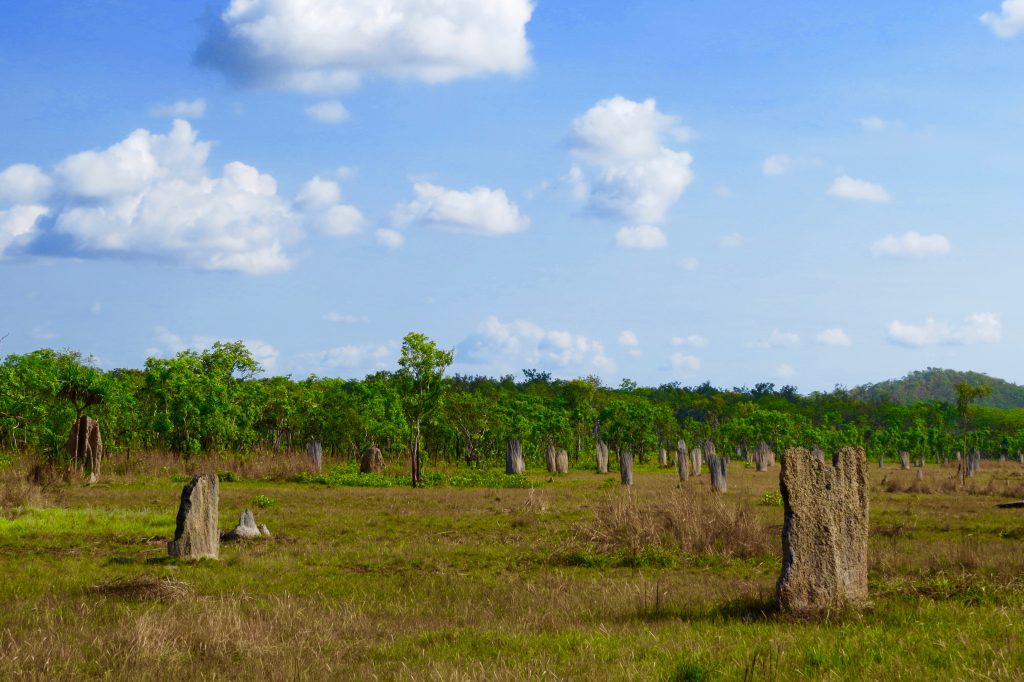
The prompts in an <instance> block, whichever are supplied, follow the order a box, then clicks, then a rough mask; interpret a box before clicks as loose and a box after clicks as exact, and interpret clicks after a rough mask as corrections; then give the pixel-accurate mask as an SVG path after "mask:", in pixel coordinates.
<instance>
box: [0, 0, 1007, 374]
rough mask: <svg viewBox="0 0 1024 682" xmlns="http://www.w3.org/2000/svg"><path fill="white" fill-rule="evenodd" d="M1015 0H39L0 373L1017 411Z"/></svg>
mask: <svg viewBox="0 0 1024 682" xmlns="http://www.w3.org/2000/svg"><path fill="white" fill-rule="evenodd" d="M1022 57H1024V0H1008V1H1006V2H1002V3H1000V2H999V0H970V1H965V2H957V3H934V2H919V1H917V0H909V1H906V2H901V3H888V2H874V1H870V2H860V3H841V4H836V3H832V4H825V3H806V2H777V3H756V2H732V3H722V2H710V1H709V2H704V1H693V2H686V3H680V2H667V1H661V0H659V1H653V0H652V1H647V2H635V3H612V2H602V1H596V2H588V3H573V2H550V1H539V2H535V3H532V4H531V3H530V2H529V1H528V0H490V1H489V2H479V1H478V0H449V1H448V2H444V3H437V2H432V1H430V2H428V1H427V0H391V1H390V2H377V1H372V0H230V1H229V0H217V1H213V0H206V1H203V2H191V1H185V0H182V1H179V2H174V3H136V2H127V1H125V0H94V1H93V2H89V3H83V2H80V1H78V0H75V1H62V0H35V1H34V2H12V3H7V4H6V5H5V7H4V9H3V20H2V22H0V94H2V101H3V102H4V105H3V107H0V130H3V131H4V134H3V135H0V288H2V290H3V292H4V295H3V297H2V298H0V335H3V334H8V336H7V338H6V339H5V340H4V341H3V342H2V345H0V352H3V353H12V352H26V351H29V350H32V349H35V348H39V347H55V348H73V349H77V350H81V351H83V352H85V353H87V354H92V355H94V356H95V357H96V359H97V362H98V363H99V364H100V365H101V366H103V367H108V368H112V367H120V366H140V365H141V363H142V362H143V361H144V359H145V358H146V357H147V355H169V354H173V353H174V352H177V351H179V350H181V349H183V348H187V347H203V346H205V345H207V344H209V343H212V342H213V341H214V340H218V339H221V340H234V339H243V340H245V341H246V342H247V343H248V344H249V346H250V348H251V349H252V350H253V352H254V354H255V355H256V356H257V357H258V358H259V359H261V361H262V362H263V364H264V365H265V367H266V368H267V370H268V371H269V372H270V373H274V374H292V375H293V376H298V377H302V376H306V375H307V374H309V373H311V372H315V373H317V374H321V375H334V376H346V377H347V376H362V375H364V374H366V373H368V372H372V371H376V370H377V369H380V368H387V369H392V368H394V366H395V359H396V357H397V352H398V347H399V345H400V342H401V338H402V336H403V335H404V334H405V333H406V332H408V331H411V330H415V331H421V332H423V333H426V334H427V335H429V336H430V337H432V338H434V339H436V340H437V341H438V342H439V343H441V344H442V345H444V346H446V347H452V348H455V349H456V367H455V369H456V371H459V372H463V373H473V374H476V373H479V374H491V375H499V374H505V373H518V372H519V371H520V370H521V369H523V368H533V367H536V368H540V369H543V370H547V371H550V372H552V374H554V375H556V376H560V377H573V376H581V375H587V374H597V375H599V376H601V377H602V379H603V380H604V381H605V382H606V383H608V384H613V385H614V384H618V382H619V381H620V380H621V379H622V378H623V377H629V378H632V379H634V380H636V381H639V382H640V383H644V384H653V385H656V384H660V383H665V382H670V381H679V382H682V383H684V384H694V383H700V382H703V381H704V380H710V381H711V382H713V383H715V384H718V385H724V386H733V385H753V384H754V383H756V382H759V381H774V382H776V383H778V384H783V383H790V384H794V385H796V386H798V387H799V388H800V389H801V390H803V391H810V390H819V389H828V388H831V387H832V386H833V385H835V384H844V385H855V384H860V383H864V382H868V381H878V380H882V379H886V378H890V377H894V376H900V375H902V374H904V373H906V372H908V371H911V370H914V369H921V368H924V367H928V366H939V367H953V368H957V369H973V370H978V371H984V372H988V373H990V374H993V375H997V376H1001V377H1004V378H1007V379H1010V380H1014V381H1018V382H1024V366H1022V365H1021V363H1020V361H1019V360H1018V352H1017V349H1018V348H1019V347H1020V346H1021V342H1022V340H1024V323H1022V319H1021V308H1022V306H1021V304H1020V297H1019V294H1018V292H1019V290H1020V286H1019V284H1018V279H1019V277H1020V276H1019V271H1020V260H1021V257H1022V255H1024V234H1022V232H1021V229H1020V226H1019V222H1020V219H1021V216H1022V215H1024V190H1022V177H1024V176H1022V172H1021V170H1020V158H1021V155H1022V152H1024V87H1022V85H1024V59H1022Z"/></svg>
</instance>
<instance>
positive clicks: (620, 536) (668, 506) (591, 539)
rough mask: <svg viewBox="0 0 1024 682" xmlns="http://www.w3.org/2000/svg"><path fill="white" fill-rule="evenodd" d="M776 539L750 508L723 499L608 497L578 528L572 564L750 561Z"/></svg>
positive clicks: (687, 495) (624, 493)
mask: <svg viewBox="0 0 1024 682" xmlns="http://www.w3.org/2000/svg"><path fill="white" fill-rule="evenodd" d="M773 548H774V542H773V538H772V537H771V536H770V534H769V531H768V528H767V527H765V525H764V524H763V523H762V522H761V520H760V517H759V516H758V515H757V514H755V513H754V512H753V510H752V509H747V508H743V507H740V506H737V505H736V504H735V503H733V502H732V501H729V500H726V499H724V498H723V497H722V496H721V495H713V494H710V493H703V492H702V493H695V492H694V491H688V492H680V491H674V492H672V493H670V494H668V495H665V496H661V497H658V498H653V499H645V498H642V497H640V496H639V495H637V494H634V493H633V492H632V491H629V490H626V491H621V493H612V494H610V495H605V496H604V497H603V498H601V499H600V501H599V502H598V504H597V505H596V506H595V508H594V510H593V516H592V518H591V519H590V520H588V521H586V522H583V523H581V524H579V525H578V526H577V527H576V531H575V534H574V537H573V538H572V540H571V548H570V550H569V551H568V552H567V553H566V557H567V558H568V560H569V561H570V563H577V565H581V564H582V565H598V564H599V563H600V562H601V560H600V559H598V558H597V557H604V559H603V561H606V562H607V563H608V565H613V566H665V565H668V566H672V565H675V563H676V562H677V560H678V558H679V556H680V555H691V556H695V557H708V556H714V557H725V558H750V557H755V556H764V555H768V554H771V553H772V551H773Z"/></svg>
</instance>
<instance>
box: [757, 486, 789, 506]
mask: <svg viewBox="0 0 1024 682" xmlns="http://www.w3.org/2000/svg"><path fill="white" fill-rule="evenodd" d="M757 503H758V504H759V505H761V506H762V507H781V506H782V504H783V502H782V493H781V492H780V491H778V490H769V491H768V492H766V493H765V494H764V495H761V497H760V499H758V501H757Z"/></svg>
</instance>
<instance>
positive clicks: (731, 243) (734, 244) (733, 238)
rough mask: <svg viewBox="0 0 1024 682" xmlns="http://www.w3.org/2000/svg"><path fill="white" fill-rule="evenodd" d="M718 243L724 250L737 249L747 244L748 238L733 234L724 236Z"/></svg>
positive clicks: (737, 233)
mask: <svg viewBox="0 0 1024 682" xmlns="http://www.w3.org/2000/svg"><path fill="white" fill-rule="evenodd" d="M718 243H719V244H720V245H721V247H722V248H723V249H736V248H739V247H741V246H743V245H744V244H746V243H747V238H746V237H744V236H743V235H742V234H740V233H739V232H733V233H732V234H727V235H723V236H722V238H721V239H719V240H718Z"/></svg>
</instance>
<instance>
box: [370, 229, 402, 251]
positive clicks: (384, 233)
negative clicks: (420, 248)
mask: <svg viewBox="0 0 1024 682" xmlns="http://www.w3.org/2000/svg"><path fill="white" fill-rule="evenodd" d="M377 243H378V244H380V245H381V246H386V247H387V248H389V249H397V248H400V247H401V246H402V244H405V235H404V234H402V233H401V232H399V231H398V230H388V229H383V230H377Z"/></svg>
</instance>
